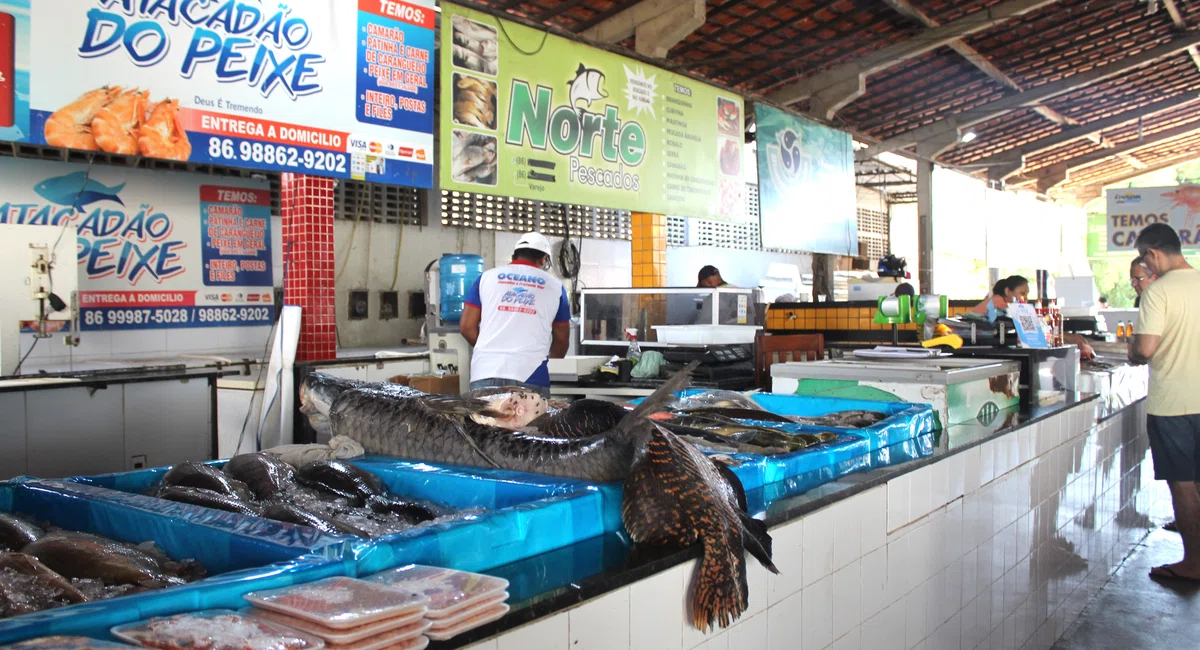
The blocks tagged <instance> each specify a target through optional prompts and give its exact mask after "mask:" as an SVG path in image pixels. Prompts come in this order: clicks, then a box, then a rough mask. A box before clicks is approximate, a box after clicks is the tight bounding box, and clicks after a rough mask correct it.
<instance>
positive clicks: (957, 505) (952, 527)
mask: <svg viewBox="0 0 1200 650" xmlns="http://www.w3.org/2000/svg"><path fill="white" fill-rule="evenodd" d="M942 534H943V537H942V539H943V542H942V555H943V557H945V558H946V560H947V561H948V562H950V561H953V560H956V559H958V558H960V557H962V554H963V505H962V499H956V500H955V501H954V502H953V503H951V504H950V505H948V506H946V523H945V526H944V528H943V531H942Z"/></svg>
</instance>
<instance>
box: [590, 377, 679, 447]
mask: <svg viewBox="0 0 1200 650" xmlns="http://www.w3.org/2000/svg"><path fill="white" fill-rule="evenodd" d="M699 365H700V362H699V361H693V362H691V363H689V364H688V365H687V366H686V367H685V368H684V369H683V370H680V371H679V372H677V373H675V375H674V376H673V377H671V378H670V379H668V380H666V381H665V382H663V385H662V386H659V387H658V390H656V391H654V392H653V393H652V394H651V395H650V396H649V397H647V398H646V399H644V400H642V403H641V404H638V405H637V408H635V409H633V410H632V411H630V412H629V413H627V414H626V415H625V417H623V418H621V421H620V422H618V423H617V426H616V427H614V429H613V431H612V432H611V433H610V434H609V438H611V439H613V440H616V441H630V442H634V443H642V442H645V441H646V440H649V439H650V436H651V435H652V433H653V431H654V428H653V427H650V426H644V425H646V424H649V422H648V421H647V418H648V416H650V415H651V414H653V413H657V412H659V411H662V410H664V409H666V408H667V405H668V404H670V402H671V400H672V399H674V397H675V393H677V392H679V391H681V390H684V389H686V388H687V387H688V386H689V385H690V384H691V382H692V372H693V371H694V370H695V369H696V367H697V366H699Z"/></svg>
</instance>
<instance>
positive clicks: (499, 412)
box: [471, 388, 549, 431]
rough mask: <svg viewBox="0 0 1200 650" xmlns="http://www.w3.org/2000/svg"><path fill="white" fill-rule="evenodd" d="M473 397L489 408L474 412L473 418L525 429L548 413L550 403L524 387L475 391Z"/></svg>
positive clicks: (501, 426)
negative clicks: (486, 404)
mask: <svg viewBox="0 0 1200 650" xmlns="http://www.w3.org/2000/svg"><path fill="white" fill-rule="evenodd" d="M472 396H473V397H476V398H478V399H481V400H483V401H484V402H487V403H488V410H487V411H486V412H483V413H472V414H471V419H472V420H474V421H475V422H476V423H477V424H482V425H484V426H492V427H500V428H501V429H512V430H514V431H515V430H517V429H523V428H525V427H526V426H528V425H529V423H530V422H533V421H534V420H536V419H538V418H540V417H541V416H543V415H545V414H546V411H547V409H548V407H549V404H548V402H547V400H546V398H545V397H542V396H541V395H540V394H539V393H535V392H533V391H531V390H526V389H523V388H504V389H502V390H500V391H495V392H491V391H488V392H483V393H474V394H472Z"/></svg>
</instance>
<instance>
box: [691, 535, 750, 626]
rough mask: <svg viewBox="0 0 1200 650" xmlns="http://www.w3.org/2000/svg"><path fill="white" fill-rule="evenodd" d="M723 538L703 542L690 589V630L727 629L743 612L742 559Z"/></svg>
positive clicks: (712, 538)
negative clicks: (693, 582) (702, 548)
mask: <svg viewBox="0 0 1200 650" xmlns="http://www.w3.org/2000/svg"><path fill="white" fill-rule="evenodd" d="M729 542H730V540H729V539H727V537H726V535H716V536H713V537H709V538H706V539H704V540H703V544H704V552H703V555H702V556H701V558H700V564H699V566H698V567H697V568H696V577H695V584H694V586H693V588H692V611H691V617H692V627H695V628H696V629H697V630H700V631H702V632H706V631H708V630H709V629H710V628H712V627H713V626H714V625H716V626H720V627H722V628H725V627H729V626H730V625H732V624H733V622H734V621H736V620H737V619H738V618H739V617H741V615H742V613H743V612H745V611H746V593H747V592H748V591H749V586H748V583H747V580H746V556H745V554H744V553H742V552H741V549H735V548H733V547H732V545H731V544H730V543H729Z"/></svg>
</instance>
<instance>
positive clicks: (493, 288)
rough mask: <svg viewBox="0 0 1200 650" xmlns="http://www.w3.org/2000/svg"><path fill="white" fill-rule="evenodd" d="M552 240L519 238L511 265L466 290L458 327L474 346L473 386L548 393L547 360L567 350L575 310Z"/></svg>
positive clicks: (537, 235)
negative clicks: (556, 267)
mask: <svg viewBox="0 0 1200 650" xmlns="http://www.w3.org/2000/svg"><path fill="white" fill-rule="evenodd" d="M550 251H551V248H550V240H548V239H546V237H545V236H544V235H542V234H541V233H536V232H531V233H528V234H526V235H524V236H522V237H521V240H520V241H518V242H517V245H516V247H515V249H514V250H513V254H512V263H511V264H508V265H505V266H499V267H496V268H494V269H491V270H489V271H485V272H484V273H483V275H481V276H480V277H479V279H478V280H476V281H475V284H474V285H472V286H471V289H470V291H468V292H467V297H466V300H465V301H464V302H465V304H464V305H463V314H462V319H461V320H460V321H459V331H460V332H462V335H463V337H464V338H466V339H467V342H468V343H470V344H471V345H472V346H474V347H475V351H474V353H473V354H472V356H471V390H478V389H480V388H489V387H493V386H521V387H525V388H529V389H532V390H535V391H537V392H539V393H541V394H542V395H544V396H546V397H549V396H550V369H549V365H548V364H549V361H548V360H549V359H551V358H553V359H561V358H563V357H564V356H566V354H567V347H568V345H569V344H570V337H571V326H570V321H571V308H570V303H569V302H568V300H567V291H566V289H565V288H564V287H563V284H562V282H559V280H558V278H555V277H554V276H553V275H551V274H550V272H549V271H548V270H547V269H549V267H550Z"/></svg>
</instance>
